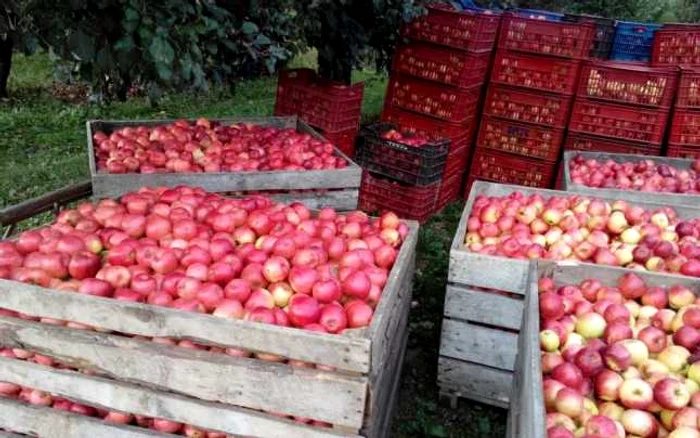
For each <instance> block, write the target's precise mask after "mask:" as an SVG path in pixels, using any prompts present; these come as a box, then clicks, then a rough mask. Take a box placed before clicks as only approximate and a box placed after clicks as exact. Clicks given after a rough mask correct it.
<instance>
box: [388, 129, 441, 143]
mask: <svg viewBox="0 0 700 438" xmlns="http://www.w3.org/2000/svg"><path fill="white" fill-rule="evenodd" d="M381 137H382V138H383V139H384V140H390V141H395V142H397V143H401V144H405V145H406V146H414V147H420V146H425V145H426V144H429V143H430V140H429V139H428V138H426V137H423V136H420V135H416V134H408V133H404V132H401V131H397V130H396V129H389V130H387V131H386V132H384V133H382V135H381Z"/></svg>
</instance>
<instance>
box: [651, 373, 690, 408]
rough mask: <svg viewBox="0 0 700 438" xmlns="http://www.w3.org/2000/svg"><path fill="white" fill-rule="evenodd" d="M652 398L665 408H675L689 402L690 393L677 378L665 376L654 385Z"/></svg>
mask: <svg viewBox="0 0 700 438" xmlns="http://www.w3.org/2000/svg"><path fill="white" fill-rule="evenodd" d="M654 400H656V402H657V403H659V404H660V405H661V406H662V407H663V408H665V409H672V410H677V409H680V408H682V407H685V406H687V405H688V403H690V393H689V392H688V389H687V388H686V387H685V385H684V384H683V383H681V382H680V381H679V380H676V379H673V378H670V377H667V378H665V379H662V380H660V381H659V382H656V384H655V385H654Z"/></svg>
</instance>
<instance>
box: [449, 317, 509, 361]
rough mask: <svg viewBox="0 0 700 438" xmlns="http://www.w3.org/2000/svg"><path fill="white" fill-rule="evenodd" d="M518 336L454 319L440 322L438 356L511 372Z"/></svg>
mask: <svg viewBox="0 0 700 438" xmlns="http://www.w3.org/2000/svg"><path fill="white" fill-rule="evenodd" d="M517 345H518V335H517V334H516V333H511V332H506V331H503V330H499V329H495V328H489V327H483V326H478V325H474V324H469V323H466V322H463V321H459V320H454V319H444V320H443V321H442V336H441V337H440V356H446V357H451V358H453V359H459V360H464V361H469V362H474V363H478V364H482V365H486V366H489V367H492V368H498V369H501V370H505V371H513V367H514V365H515V355H516V353H517V351H518V347H517Z"/></svg>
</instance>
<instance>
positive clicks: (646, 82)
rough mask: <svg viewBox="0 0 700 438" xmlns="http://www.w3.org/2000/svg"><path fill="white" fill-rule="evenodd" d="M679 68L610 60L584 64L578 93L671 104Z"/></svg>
mask: <svg viewBox="0 0 700 438" xmlns="http://www.w3.org/2000/svg"><path fill="white" fill-rule="evenodd" d="M677 77H678V74H677V70H676V69H667V68H649V67H644V66H639V65H629V64H625V63H620V62H611V61H591V62H585V63H583V65H582V67H581V79H580V80H579V86H578V95H579V96H586V97H589V98H594V99H601V100H607V101H611V102H616V103H631V104H635V105H651V106H661V107H669V106H671V103H672V102H673V93H674V92H675V90H676V81H677Z"/></svg>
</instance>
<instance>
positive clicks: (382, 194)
mask: <svg viewBox="0 0 700 438" xmlns="http://www.w3.org/2000/svg"><path fill="white" fill-rule="evenodd" d="M439 191H440V182H436V183H434V184H431V185H429V186H424V187H412V186H407V185H404V184H400V183H398V182H395V181H391V180H389V179H386V178H381V177H378V176H376V175H372V174H370V173H369V172H363V173H362V185H361V186H360V200H359V203H360V209H361V210H364V211H366V212H369V213H372V212H375V211H380V212H383V211H393V212H394V213H396V214H397V215H399V217H401V218H404V219H414V220H417V221H419V222H424V221H426V220H427V219H428V218H430V216H431V215H432V214H433V212H434V211H435V203H436V201H437V196H438V193H439Z"/></svg>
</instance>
